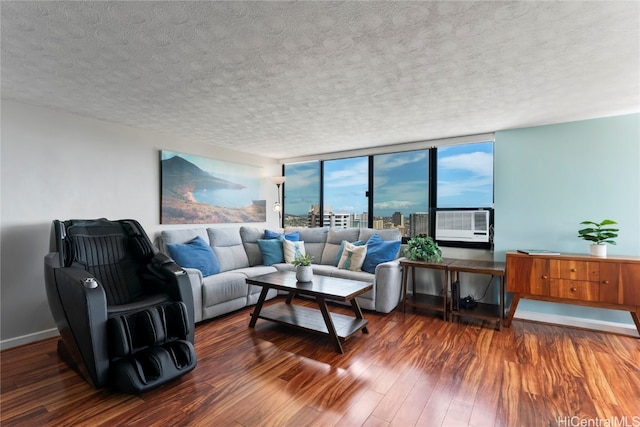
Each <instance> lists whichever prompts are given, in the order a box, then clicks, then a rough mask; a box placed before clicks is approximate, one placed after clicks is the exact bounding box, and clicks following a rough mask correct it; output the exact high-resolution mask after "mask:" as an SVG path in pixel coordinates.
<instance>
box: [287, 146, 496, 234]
mask: <svg viewBox="0 0 640 427" xmlns="http://www.w3.org/2000/svg"><path fill="white" fill-rule="evenodd" d="M285 176H286V178H287V180H286V182H285V193H284V210H285V216H284V225H285V226H307V227H321V226H332V227H341V228H346V227H371V228H376V229H385V228H399V229H400V230H401V231H402V235H403V237H404V238H405V239H408V238H410V237H413V236H415V235H417V234H429V235H434V233H435V225H436V224H435V218H436V211H437V210H442V209H467V210H472V209H487V208H489V209H491V208H492V207H493V142H492V141H490V142H479V143H472V144H462V145H453V146H444V147H437V148H435V147H434V148H429V149H423V150H415V151H404V152H397V153H388V154H378V155H372V156H366V157H354V158H346V159H335V160H325V161H317V162H316V161H314V162H307V163H297V164H288V165H285ZM491 218H493V215H491ZM491 222H492V220H491ZM456 245H457V244H456ZM460 246H465V245H464V244H460Z"/></svg>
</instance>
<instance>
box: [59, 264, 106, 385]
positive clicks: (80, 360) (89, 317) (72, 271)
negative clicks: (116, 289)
mask: <svg viewBox="0 0 640 427" xmlns="http://www.w3.org/2000/svg"><path fill="white" fill-rule="evenodd" d="M54 274H55V287H56V292H57V294H58V298H59V301H60V303H61V306H62V307H61V308H62V310H64V313H65V314H66V316H65V318H63V319H55V320H56V323H57V324H58V330H59V331H60V335H61V336H62V338H63V341H64V343H65V346H66V347H67V351H68V352H69V355H70V356H71V357H72V358H73V360H74V362H75V364H76V365H77V366H78V368H79V369H80V371H81V373H83V375H85V376H87V375H88V378H87V379H88V380H90V382H91V383H92V384H94V385H95V386H96V387H102V386H104V385H105V384H106V383H107V381H108V375H107V374H108V369H109V353H108V347H107V297H106V294H105V291H104V288H103V287H102V285H100V283H99V282H97V280H95V278H94V277H93V276H92V275H91V274H90V273H88V272H87V271H86V270H84V269H82V268H79V267H64V268H57V269H55V272H54ZM87 279H89V280H87ZM91 279H93V280H91Z"/></svg>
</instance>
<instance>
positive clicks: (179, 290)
mask: <svg viewBox="0 0 640 427" xmlns="http://www.w3.org/2000/svg"><path fill="white" fill-rule="evenodd" d="M148 268H149V270H151V271H152V272H153V273H154V274H155V275H156V276H158V277H159V278H161V279H164V280H161V281H158V282H157V283H155V284H154V286H157V287H159V288H157V289H158V290H160V291H162V292H164V293H166V294H168V295H169V297H170V298H171V300H172V301H182V302H184V304H185V305H186V307H187V314H188V321H189V330H190V332H189V335H188V336H187V339H188V340H189V341H191V342H192V343H193V338H194V327H195V316H194V307H193V305H194V304H193V291H192V289H191V282H190V281H189V276H188V275H187V272H186V271H185V270H184V269H183V268H182V267H180V266H179V265H178V264H176V263H175V261H174V260H173V259H171V258H170V257H169V256H167V255H166V254H164V253H162V252H157V253H156V254H155V255H154V256H153V258H152V259H151V262H150V263H149V266H148Z"/></svg>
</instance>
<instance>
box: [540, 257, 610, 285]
mask: <svg viewBox="0 0 640 427" xmlns="http://www.w3.org/2000/svg"><path fill="white" fill-rule="evenodd" d="M549 267H550V268H549V273H550V274H551V277H553V278H556V279H570V280H589V281H592V282H597V281H598V280H600V263H599V262H590V261H575V260H558V259H552V260H550V261H549Z"/></svg>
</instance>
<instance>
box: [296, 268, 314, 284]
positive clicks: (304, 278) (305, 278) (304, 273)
mask: <svg viewBox="0 0 640 427" xmlns="http://www.w3.org/2000/svg"><path fill="white" fill-rule="evenodd" d="M296 279H297V280H298V282H310V281H311V280H313V268H311V266H310V265H299V266H297V267H296Z"/></svg>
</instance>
